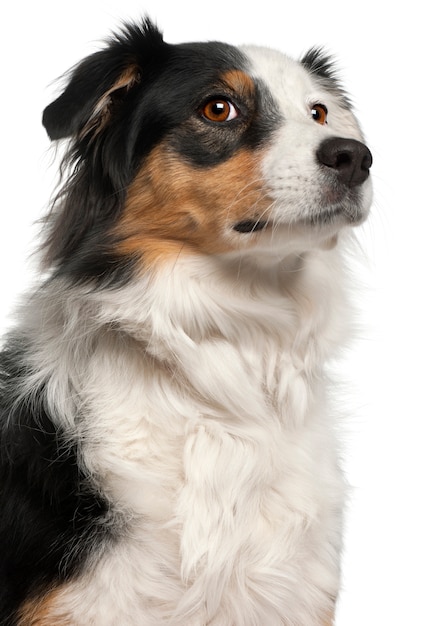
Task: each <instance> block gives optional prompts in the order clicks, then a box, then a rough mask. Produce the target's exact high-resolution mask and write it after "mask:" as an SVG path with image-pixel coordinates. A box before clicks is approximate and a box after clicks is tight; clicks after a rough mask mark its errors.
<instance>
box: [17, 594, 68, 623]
mask: <svg viewBox="0 0 443 626" xmlns="http://www.w3.org/2000/svg"><path fill="white" fill-rule="evenodd" d="M62 590H63V587H57V588H56V589H53V590H52V591H50V592H49V593H45V594H44V595H43V596H38V597H36V598H33V599H32V600H28V601H27V602H25V604H24V605H23V606H22V608H21V610H20V611H19V615H18V619H17V626H73V624H72V622H71V620H70V618H69V616H66V617H63V616H60V615H59V614H58V615H57V617H51V614H53V607H54V604H55V603H56V602H57V600H58V597H59V595H60V593H61V592H62Z"/></svg>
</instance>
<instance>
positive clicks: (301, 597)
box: [26, 49, 370, 626]
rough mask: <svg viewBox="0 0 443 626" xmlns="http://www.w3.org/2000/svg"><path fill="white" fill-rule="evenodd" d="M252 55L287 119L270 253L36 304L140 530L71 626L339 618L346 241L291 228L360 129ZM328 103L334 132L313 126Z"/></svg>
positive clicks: (77, 599)
mask: <svg viewBox="0 0 443 626" xmlns="http://www.w3.org/2000/svg"><path fill="white" fill-rule="evenodd" d="M248 54H250V56H251V58H252V57H253V58H254V59H255V64H256V66H257V65H258V64H260V67H261V68H262V70H261V77H262V79H264V80H265V81H266V82H267V83H268V85H269V86H270V89H271V90H272V93H273V95H274V97H275V98H277V100H278V102H279V104H280V106H281V108H282V111H283V112H284V113H285V116H286V121H285V125H284V127H283V128H282V129H281V130H280V131H279V132H278V134H277V135H276V137H275V138H274V140H273V141H274V143H273V145H272V146H271V147H270V149H269V150H268V151H267V152H266V155H265V158H264V162H263V172H264V176H265V177H266V179H267V182H268V183H269V185H270V186H271V188H272V189H273V192H274V197H275V204H274V206H273V209H272V210H273V214H272V215H273V218H274V219H275V220H276V222H278V224H277V225H276V227H275V229H274V231H273V232H272V233H269V234H267V233H263V234H262V235H260V237H258V238H257V246H256V247H255V248H253V249H252V250H251V249H248V251H243V252H238V253H236V254H231V255H225V256H218V257H217V256H214V257H211V258H199V257H192V256H186V255H181V256H179V258H177V259H173V260H171V262H169V263H167V264H165V265H163V266H162V267H161V269H159V270H156V272H155V273H153V274H152V275H149V276H144V277H140V278H139V279H138V280H137V281H134V282H133V283H132V284H129V285H127V286H126V287H124V288H120V289H119V290H113V291H106V290H103V291H100V292H94V291H89V290H88V289H87V288H84V287H77V288H76V289H75V290H72V289H70V290H66V288H65V285H64V284H63V281H60V282H57V281H53V282H51V283H49V284H48V286H47V287H46V288H45V289H44V290H43V291H39V292H38V293H37V294H36V295H35V297H34V299H33V301H32V302H31V305H30V306H29V307H28V312H27V314H26V319H27V321H26V324H27V325H28V332H29V335H30V336H32V337H33V338H34V341H35V337H36V336H37V337H38V339H37V348H36V352H35V359H36V360H35V371H38V372H39V374H38V375H36V378H35V380H33V381H32V384H37V383H38V379H40V378H42V379H48V378H49V380H50V383H49V385H48V389H49V392H48V399H49V403H50V405H51V406H52V407H53V408H54V409H55V410H56V414H57V415H59V416H60V420H61V422H62V425H63V427H64V428H65V429H66V430H67V431H68V432H69V433H71V435H72V436H73V437H75V438H78V439H79V441H81V442H82V450H83V454H82V458H81V459H80V462H81V463H82V464H83V465H84V467H85V469H86V470H87V471H88V472H89V473H90V475H91V476H92V477H93V478H94V480H96V481H97V485H98V487H99V488H100V490H101V491H102V492H103V493H104V494H106V496H107V497H108V498H109V499H110V500H111V501H112V502H114V503H115V507H116V509H117V510H118V511H119V515H120V519H121V524H122V528H123V530H122V538H121V539H120V540H119V541H118V542H117V543H116V544H115V545H114V546H113V547H111V548H109V549H108V550H107V552H106V553H105V554H103V555H101V556H100V557H99V558H97V555H92V556H91V560H90V566H89V568H88V570H87V572H86V574H84V575H83V576H82V577H81V578H80V579H79V580H77V581H76V582H73V583H71V584H70V585H69V586H67V587H66V588H65V590H64V591H63V592H62V593H61V594H60V595H59V598H58V603H57V605H56V607H55V608H54V620H55V621H57V616H59V617H60V619H61V617H62V616H65V615H69V619H70V620H71V623H72V624H75V625H76V626H87V625H88V626H89V625H91V624H94V625H97V626H114V625H115V626H121V625H122V624H124V625H125V626H151V625H152V626H159V625H160V624H170V625H173V626H205V625H209V624H210V625H211V626H278V625H287V626H319V624H321V623H322V620H324V619H326V617H327V615H328V614H329V613H330V612H331V611H332V608H333V603H334V598H335V597H336V595H337V593H338V588H339V569H340V566H339V561H340V558H339V555H340V547H341V511H342V507H343V501H344V496H345V487H344V480H343V477H342V474H341V471H340V469H339V467H338V461H337V444H336V433H335V423H334V418H333V416H332V415H331V412H330V410H329V408H328V403H327V387H328V382H327V377H326V374H325V363H326V362H327V359H328V358H330V357H331V356H333V355H334V354H335V353H336V349H337V348H338V347H339V346H341V345H342V343H343V341H344V337H345V329H346V326H347V318H348V315H347V312H348V303H347V300H346V296H345V289H344V286H343V258H342V251H341V247H342V244H343V242H344V241H346V239H347V237H348V235H347V234H346V233H341V234H339V243H338V245H337V246H336V247H332V249H323V248H327V247H328V245H327V242H329V241H330V240H333V242H335V238H336V236H337V232H335V231H334V230H333V229H332V227H328V229H326V230H325V231H321V232H318V233H316V234H315V235H313V236H312V237H311V238H310V237H308V236H307V235H306V233H304V234H303V233H300V232H298V231H297V230H296V229H293V230H291V228H289V229H288V228H286V229H284V228H283V226H282V224H289V225H291V224H292V223H295V221H296V219H297V217H298V216H300V214H301V213H302V212H303V211H306V210H309V207H308V206H307V205H306V204H305V203H304V202H303V198H309V197H311V194H314V196H315V194H318V193H320V191H319V190H318V188H317V182H316V167H317V166H316V164H315V159H314V154H313V153H314V148H315V146H316V145H318V143H319V141H320V140H321V137H322V136H324V134H325V133H326V134H327V133H329V134H331V135H332V134H341V135H343V134H344V135H345V136H350V137H356V138H357V137H359V136H360V134H359V130H358V127H357V125H356V123H355V121H354V120H353V118H352V116H351V114H350V113H348V112H347V111H344V110H342V109H340V107H339V104H338V102H337V101H335V100H334V98H333V97H332V96H331V95H330V94H325V93H319V88H318V86H315V85H314V83H313V81H312V79H311V78H310V77H309V76H308V75H307V74H306V73H305V72H304V70H302V69H301V68H300V67H299V66H298V65H297V64H295V63H294V62H292V61H289V60H285V61H282V57H281V56H280V55H278V56H277V55H274V53H272V54H271V52H270V51H266V53H264V52H263V51H261V50H258V49H248ZM282 63H283V65H284V67H283V68H282V69H281V75H279V71H280V70H279V69H278V68H280V67H281V64H282ZM277 70H278V71H277ZM291 77H292V78H291ZM319 97H320V98H321V99H322V101H323V100H325V99H326V98H328V108H329V110H330V111H335V112H336V113H337V120H336V121H334V124H335V126H334V127H333V124H332V122H331V126H330V127H328V128H322V127H319V126H317V125H316V124H315V123H314V122H313V121H312V119H310V118H309V108H308V107H309V106H310V104H309V102H310V101H311V99H312V98H313V99H314V100H315V99H317V98H319ZM285 102H287V103H288V104H285ZM289 105H290V106H289ZM331 117H332V118H333V119H334V115H332V116H331ZM288 133H289V135H290V136H289V135H288ZM294 168H295V169H297V171H298V172H299V173H300V177H301V178H302V180H300V184H299V185H298V186H297V187H296V188H294V187H293V188H292V195H291V186H290V184H289V181H290V180H291V176H292V175H293V172H294ZM317 178H318V175H317ZM278 181H280V182H278ZM366 187H367V189H368V191H367V192H365V193H366V195H365V200H364V205H365V211H366V209H367V206H368V204H369V200H370V193H369V185H367V186H366ZM78 412H80V413H81V414H82V415H83V418H82V419H80V420H79V419H76V417H75V416H76V415H77V414H78Z"/></svg>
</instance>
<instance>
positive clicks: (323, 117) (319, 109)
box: [311, 104, 328, 126]
mask: <svg viewBox="0 0 443 626" xmlns="http://www.w3.org/2000/svg"><path fill="white" fill-rule="evenodd" d="M311 115H312V119H313V120H314V121H315V122H317V124H321V125H322V126H323V125H324V124H327V123H328V109H327V108H326V107H325V105H324V104H314V106H313V107H312V108H311Z"/></svg>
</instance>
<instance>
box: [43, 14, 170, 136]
mask: <svg viewBox="0 0 443 626" xmlns="http://www.w3.org/2000/svg"><path fill="white" fill-rule="evenodd" d="M166 45H167V44H165V43H164V42H163V37H162V35H161V33H160V31H159V30H158V29H157V28H156V27H155V26H154V25H153V24H152V23H151V22H150V21H149V20H148V19H147V18H146V19H144V20H143V21H142V23H141V24H140V25H139V26H137V25H133V24H129V25H126V26H125V27H124V28H123V30H122V32H121V33H120V34H119V35H116V36H114V38H113V39H111V40H109V42H108V45H107V47H106V48H104V49H103V50H100V51H99V52H96V53H94V54H92V55H91V56H89V57H87V58H86V59H84V60H83V61H82V62H81V63H79V64H78V65H77V66H76V67H75V68H74V69H73V70H72V72H71V73H70V76H69V80H68V83H67V86H66V88H65V90H64V92H63V93H62V94H61V95H60V96H59V97H58V98H57V99H56V100H55V101H54V102H52V104H50V105H49V106H47V107H46V109H45V110H44V112H43V126H44V127H45V128H46V131H47V133H48V135H49V137H50V138H51V139H63V138H65V137H70V136H73V135H81V136H85V135H87V134H89V133H91V132H93V133H98V132H100V130H101V129H102V128H104V127H106V125H107V124H108V122H109V120H110V119H111V118H112V112H113V109H114V108H115V106H114V105H115V103H116V102H117V101H121V100H122V99H124V98H125V95H126V94H127V93H128V92H129V91H130V90H131V89H132V88H133V87H134V86H135V85H137V83H138V82H140V80H141V76H142V72H143V68H144V67H145V66H146V63H147V62H148V61H152V58H153V55H154V54H155V51H156V50H159V49H160V48H161V47H166Z"/></svg>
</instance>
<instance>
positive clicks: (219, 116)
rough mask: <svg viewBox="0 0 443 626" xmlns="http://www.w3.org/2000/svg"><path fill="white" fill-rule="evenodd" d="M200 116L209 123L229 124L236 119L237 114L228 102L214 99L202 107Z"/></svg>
mask: <svg viewBox="0 0 443 626" xmlns="http://www.w3.org/2000/svg"><path fill="white" fill-rule="evenodd" d="M202 115H203V117H205V118H206V119H207V120H209V121H210V122H230V121H231V120H233V119H235V118H236V117H238V112H237V109H236V108H235V106H234V105H233V104H232V102H230V101H229V100H223V99H222V98H216V99H214V100H209V102H207V103H206V104H205V105H204V107H203V109H202Z"/></svg>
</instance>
